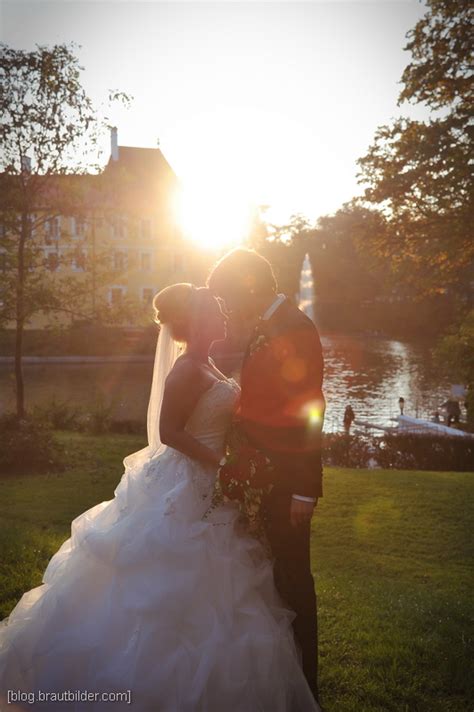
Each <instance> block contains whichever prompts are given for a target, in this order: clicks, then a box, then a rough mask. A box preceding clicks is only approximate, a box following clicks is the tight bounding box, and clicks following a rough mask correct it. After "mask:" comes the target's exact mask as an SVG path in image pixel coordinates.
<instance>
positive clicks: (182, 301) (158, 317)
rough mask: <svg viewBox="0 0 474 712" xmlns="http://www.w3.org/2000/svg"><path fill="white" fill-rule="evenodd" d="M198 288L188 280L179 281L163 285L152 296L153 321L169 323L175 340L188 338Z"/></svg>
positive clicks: (182, 340)
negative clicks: (166, 285) (162, 287)
mask: <svg viewBox="0 0 474 712" xmlns="http://www.w3.org/2000/svg"><path fill="white" fill-rule="evenodd" d="M198 292H199V290H198V289H197V288H196V287H195V286H194V284H190V283H189V282H179V283H178V284H172V285H171V286H170V287H165V288H164V289H162V290H161V292H158V294H155V296H154V297H153V308H154V310H155V321H156V323H157V324H169V326H170V328H171V334H172V336H173V339H174V340H175V341H180V342H185V341H187V340H188V339H189V337H190V333H191V325H192V322H193V316H194V313H195V305H196V296H197V294H198Z"/></svg>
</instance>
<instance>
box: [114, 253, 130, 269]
mask: <svg viewBox="0 0 474 712" xmlns="http://www.w3.org/2000/svg"><path fill="white" fill-rule="evenodd" d="M126 266H127V254H126V253H125V252H123V251H121V250H115V252H114V270H115V271H116V272H123V270H124V269H125V268H126Z"/></svg>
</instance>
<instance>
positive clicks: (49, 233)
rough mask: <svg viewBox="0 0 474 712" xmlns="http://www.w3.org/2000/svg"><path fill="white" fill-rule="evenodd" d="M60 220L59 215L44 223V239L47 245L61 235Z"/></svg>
mask: <svg viewBox="0 0 474 712" xmlns="http://www.w3.org/2000/svg"><path fill="white" fill-rule="evenodd" d="M60 232H61V229H60V220H59V217H55V218H49V219H48V220H46V222H45V223H44V241H45V243H46V244H47V245H51V244H52V243H53V242H54V241H55V240H57V239H58V237H59V236H60Z"/></svg>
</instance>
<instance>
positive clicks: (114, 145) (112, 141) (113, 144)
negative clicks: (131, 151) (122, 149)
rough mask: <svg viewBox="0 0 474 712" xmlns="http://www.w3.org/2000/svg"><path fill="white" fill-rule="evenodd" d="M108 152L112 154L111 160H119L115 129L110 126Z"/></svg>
mask: <svg viewBox="0 0 474 712" xmlns="http://www.w3.org/2000/svg"><path fill="white" fill-rule="evenodd" d="M110 152H111V154H112V160H113V161H118V159H119V149H118V136H117V127H116V126H112V128H111V129H110Z"/></svg>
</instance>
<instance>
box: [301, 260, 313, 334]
mask: <svg viewBox="0 0 474 712" xmlns="http://www.w3.org/2000/svg"><path fill="white" fill-rule="evenodd" d="M298 306H299V308H300V309H301V311H303V312H304V313H305V314H306V316H309V318H310V319H311V320H312V321H314V280H313V271H312V269H311V262H310V260H309V255H308V253H306V255H305V258H304V260H303V267H302V268H301V276H300V292H299V304H298Z"/></svg>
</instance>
